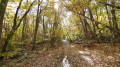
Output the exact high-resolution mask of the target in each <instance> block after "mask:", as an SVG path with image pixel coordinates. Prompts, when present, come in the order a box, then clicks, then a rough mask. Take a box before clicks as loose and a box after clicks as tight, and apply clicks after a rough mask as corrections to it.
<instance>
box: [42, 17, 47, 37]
mask: <svg viewBox="0 0 120 67" xmlns="http://www.w3.org/2000/svg"><path fill="white" fill-rule="evenodd" d="M43 33H44V34H43V36H44V38H45V34H46V30H45V22H44V16H43Z"/></svg>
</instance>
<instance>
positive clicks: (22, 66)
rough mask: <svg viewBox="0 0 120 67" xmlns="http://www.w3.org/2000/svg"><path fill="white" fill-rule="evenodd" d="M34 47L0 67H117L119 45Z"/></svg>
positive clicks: (119, 58)
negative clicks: (32, 49)
mask: <svg viewBox="0 0 120 67" xmlns="http://www.w3.org/2000/svg"><path fill="white" fill-rule="evenodd" d="M47 45H48V44H46V46H44V47H43V46H41V45H36V49H35V50H34V51H31V50H30V49H29V50H27V51H26V53H25V54H24V55H23V56H21V57H19V58H17V59H11V60H10V59H9V60H4V61H2V63H1V67H119V66H120V44H116V46H110V44H103V43H102V44H95V45H93V46H92V47H83V46H82V45H80V44H73V43H68V42H67V41H66V40H63V42H62V45H60V46H59V47H55V48H49V47H48V46H47Z"/></svg>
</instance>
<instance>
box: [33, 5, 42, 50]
mask: <svg viewBox="0 0 120 67" xmlns="http://www.w3.org/2000/svg"><path fill="white" fill-rule="evenodd" d="M40 8H41V7H40V4H38V9H37V17H36V26H35V32H34V39H33V47H32V50H34V49H35V45H36V36H37V31H38V26H39V22H40V21H39V19H40V15H39V14H40V13H41V9H40Z"/></svg>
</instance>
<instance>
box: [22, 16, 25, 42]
mask: <svg viewBox="0 0 120 67" xmlns="http://www.w3.org/2000/svg"><path fill="white" fill-rule="evenodd" d="M25 26H26V17H25V18H24V20H23V28H22V43H24V40H25V33H26V31H25Z"/></svg>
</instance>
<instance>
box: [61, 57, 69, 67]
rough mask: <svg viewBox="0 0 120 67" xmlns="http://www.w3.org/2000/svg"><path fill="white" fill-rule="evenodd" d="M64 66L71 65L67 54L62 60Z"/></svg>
mask: <svg viewBox="0 0 120 67" xmlns="http://www.w3.org/2000/svg"><path fill="white" fill-rule="evenodd" d="M62 64H63V67H70V64H69V61H68V59H67V56H65V57H64V59H63V61H62Z"/></svg>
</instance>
